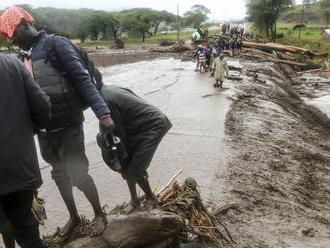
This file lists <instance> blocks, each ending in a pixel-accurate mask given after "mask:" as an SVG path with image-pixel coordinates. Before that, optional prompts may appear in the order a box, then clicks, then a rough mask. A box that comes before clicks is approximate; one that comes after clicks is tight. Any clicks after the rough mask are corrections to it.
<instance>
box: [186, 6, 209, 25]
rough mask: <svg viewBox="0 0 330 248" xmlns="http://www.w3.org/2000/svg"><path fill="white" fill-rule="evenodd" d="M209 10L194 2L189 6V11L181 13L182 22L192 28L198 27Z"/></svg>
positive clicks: (205, 18)
mask: <svg viewBox="0 0 330 248" xmlns="http://www.w3.org/2000/svg"><path fill="white" fill-rule="evenodd" d="M210 13H211V11H210V10H209V9H208V8H206V7H205V6H204V5H199V4H196V5H194V6H192V7H191V9H190V10H189V11H187V12H186V13H184V14H183V17H184V20H183V23H184V25H185V26H191V27H193V28H199V27H200V26H201V24H202V23H203V22H205V21H206V20H207V19H208V17H207V15H208V14H210Z"/></svg>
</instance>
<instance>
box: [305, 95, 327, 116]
mask: <svg viewBox="0 0 330 248" xmlns="http://www.w3.org/2000/svg"><path fill="white" fill-rule="evenodd" d="M306 102H307V103H308V104H310V105H313V106H315V107H317V108H318V109H319V110H321V111H322V112H323V113H326V114H327V116H328V118H329V119H330V95H325V96H321V97H318V98H315V99H312V100H306Z"/></svg>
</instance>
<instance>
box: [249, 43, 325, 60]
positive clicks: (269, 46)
mask: <svg viewBox="0 0 330 248" xmlns="http://www.w3.org/2000/svg"><path fill="white" fill-rule="evenodd" d="M243 47H248V48H255V49H260V50H263V51H266V52H272V51H274V50H275V51H279V52H284V53H286V52H289V53H293V54H306V55H308V56H310V57H327V56H328V53H327V52H314V51H310V50H308V49H305V48H302V47H296V46H288V45H281V44H277V43H256V42H250V41H243Z"/></svg>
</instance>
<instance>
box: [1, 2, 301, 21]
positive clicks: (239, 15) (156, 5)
mask: <svg viewBox="0 0 330 248" xmlns="http://www.w3.org/2000/svg"><path fill="white" fill-rule="evenodd" d="M301 1H302V0H297V2H301ZM23 3H24V4H30V5H32V6H33V7H49V6H51V7H56V8H68V9H72V8H74V9H79V8H91V9H99V10H122V9H129V8H135V7H148V8H153V9H157V10H167V11H169V12H172V13H176V11H177V10H176V9H177V4H179V6H180V15H181V14H182V13H184V12H186V11H187V10H189V8H190V7H191V6H193V5H195V4H203V5H205V6H206V7H207V8H209V9H210V10H211V11H212V14H210V15H209V17H210V19H211V20H212V19H213V18H214V19H215V20H231V19H239V20H240V19H243V18H244V17H245V12H246V9H245V0H199V1H193V0H165V1H164V0H158V1H157V0H0V9H4V8H6V7H9V6H12V5H14V4H23Z"/></svg>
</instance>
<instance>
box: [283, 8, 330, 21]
mask: <svg viewBox="0 0 330 248" xmlns="http://www.w3.org/2000/svg"><path fill="white" fill-rule="evenodd" d="M302 9H303V6H302V5H296V6H294V7H291V8H289V9H288V10H286V11H285V12H284V13H283V14H282V15H281V17H280V22H282V23H294V24H298V23H300V21H301V15H302ZM303 23H304V24H323V23H324V20H323V17H322V13H321V7H320V4H319V3H313V4H310V6H308V7H307V8H305V10H304V18H303Z"/></svg>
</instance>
